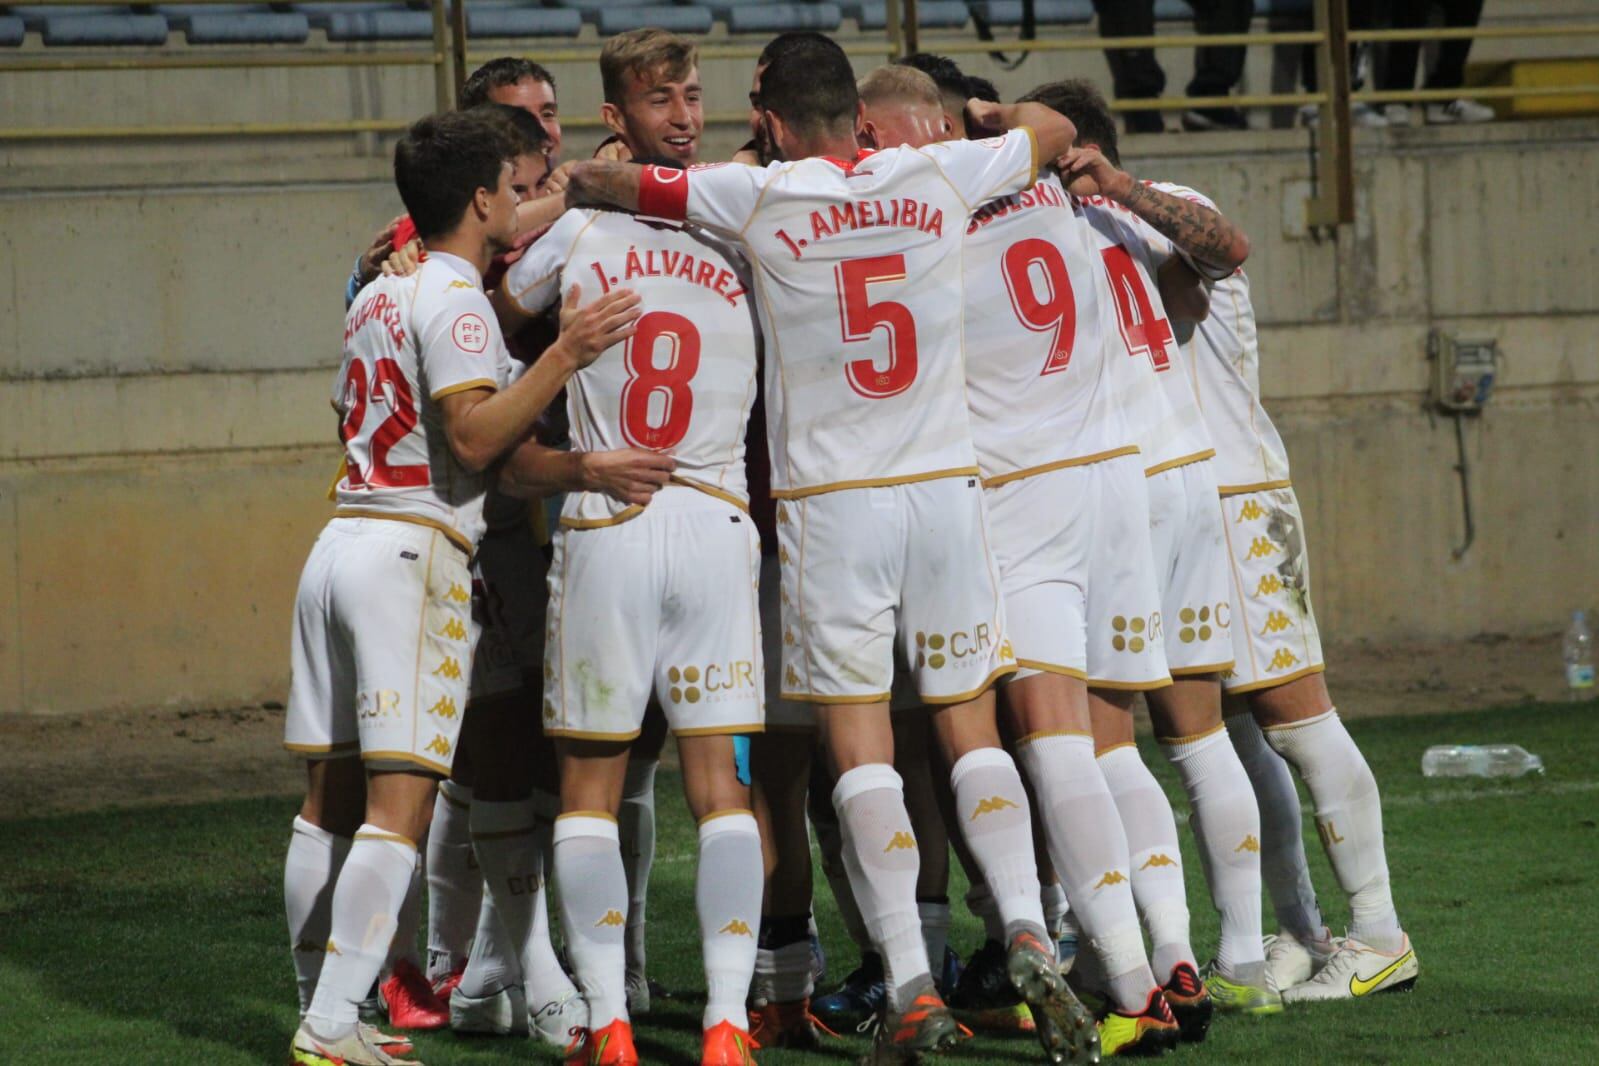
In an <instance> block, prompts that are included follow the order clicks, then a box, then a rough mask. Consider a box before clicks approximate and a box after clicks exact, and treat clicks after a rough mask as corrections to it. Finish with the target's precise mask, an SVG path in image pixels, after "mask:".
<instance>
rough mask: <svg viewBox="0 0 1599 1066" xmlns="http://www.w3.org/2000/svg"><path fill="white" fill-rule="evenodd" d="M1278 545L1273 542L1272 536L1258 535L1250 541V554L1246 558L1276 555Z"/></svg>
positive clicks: (1262, 557)
mask: <svg viewBox="0 0 1599 1066" xmlns="http://www.w3.org/2000/svg"><path fill="white" fill-rule="evenodd" d="M1277 551H1278V548H1277V545H1275V544H1273V543H1272V542H1271V538H1270V537H1256V538H1255V539H1254V540H1252V541H1250V542H1249V554H1248V555H1246V556H1245V558H1246V559H1264V558H1265V557H1266V556H1268V555H1276V554H1277Z"/></svg>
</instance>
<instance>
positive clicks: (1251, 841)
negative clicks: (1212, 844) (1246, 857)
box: [1233, 833, 1260, 855]
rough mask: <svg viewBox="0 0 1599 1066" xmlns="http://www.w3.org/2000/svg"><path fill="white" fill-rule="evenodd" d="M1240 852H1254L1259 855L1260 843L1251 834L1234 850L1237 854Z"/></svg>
mask: <svg viewBox="0 0 1599 1066" xmlns="http://www.w3.org/2000/svg"><path fill="white" fill-rule="evenodd" d="M1240 851H1253V852H1254V853H1255V854H1257V855H1259V854H1260V841H1258V840H1256V839H1255V837H1254V834H1252V833H1251V834H1249V835H1248V836H1245V837H1244V839H1243V841H1242V842H1241V843H1240V844H1239V845H1238V846H1237V847H1236V848H1234V849H1233V852H1234V853H1235V854H1236V853H1237V852H1240Z"/></svg>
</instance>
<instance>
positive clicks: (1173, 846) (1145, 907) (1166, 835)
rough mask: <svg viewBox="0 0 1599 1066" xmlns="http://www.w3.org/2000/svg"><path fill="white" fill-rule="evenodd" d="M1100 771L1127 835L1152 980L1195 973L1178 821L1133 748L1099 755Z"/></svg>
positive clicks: (1120, 747) (1114, 749)
mask: <svg viewBox="0 0 1599 1066" xmlns="http://www.w3.org/2000/svg"><path fill="white" fill-rule="evenodd" d="M1099 769H1100V771H1101V772H1102V773H1104V775H1105V783H1106V784H1108V785H1109V786H1110V794H1111V795H1112V796H1113V797H1114V798H1115V800H1116V810H1117V812H1118V813H1120V815H1121V820H1122V828H1123V829H1124V830H1125V831H1126V833H1127V850H1128V853H1129V858H1130V860H1131V863H1132V868H1133V899H1135V900H1137V902H1138V913H1139V914H1140V915H1142V916H1143V919H1144V927H1145V928H1146V929H1148V930H1149V943H1150V960H1149V961H1150V964H1151V965H1152V966H1153V967H1154V971H1155V980H1156V981H1161V982H1164V981H1167V980H1169V979H1170V978H1171V972H1172V969H1173V968H1174V967H1175V966H1176V965H1177V964H1178V963H1180V962H1186V963H1188V964H1189V965H1191V966H1194V967H1195V969H1198V964H1197V963H1196V962H1195V960H1194V949H1193V947H1192V946H1190V944H1189V942H1188V892H1187V889H1186V888H1185V886H1184V884H1183V856H1182V852H1181V851H1179V850H1178V847H1177V816H1176V815H1174V814H1173V813H1172V809H1171V802H1170V801H1169V800H1167V799H1166V793H1165V792H1163V791H1161V787H1160V785H1159V783H1157V782H1156V781H1155V775H1153V774H1151V773H1150V772H1149V767H1147V766H1145V765H1144V760H1143V759H1142V758H1140V757H1139V755H1138V749H1137V748H1136V747H1133V746H1132V745H1130V744H1129V745H1123V746H1118V747H1114V748H1111V749H1110V750H1109V751H1106V752H1105V753H1104V754H1103V755H1101V756H1099Z"/></svg>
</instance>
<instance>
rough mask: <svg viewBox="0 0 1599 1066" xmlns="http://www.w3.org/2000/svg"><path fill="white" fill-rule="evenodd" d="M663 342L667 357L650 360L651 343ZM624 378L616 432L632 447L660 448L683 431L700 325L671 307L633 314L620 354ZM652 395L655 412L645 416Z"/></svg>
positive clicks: (689, 412)
mask: <svg viewBox="0 0 1599 1066" xmlns="http://www.w3.org/2000/svg"><path fill="white" fill-rule="evenodd" d="M662 341H664V342H665V343H666V350H667V356H668V358H667V362H666V365H665V366H663V367H657V366H656V365H655V353H656V349H657V348H659V347H660V346H661V342H662ZM622 363H623V365H624V366H626V367H627V384H626V385H623V386H622V436H624V437H626V438H627V442H628V443H629V444H631V445H633V446H634V447H635V448H653V449H654V450H656V451H664V450H665V449H667V448H670V447H673V446H674V445H676V444H677V443H679V442H680V441H681V440H682V439H683V438H684V437H685V436H686V435H687V434H688V423H689V419H690V418H692V417H693V415H694V393H693V390H691V389H690V388H689V382H691V381H693V380H694V375H695V373H697V372H698V371H699V368H700V331H699V330H697V329H695V328H694V323H692V322H690V321H689V320H688V319H686V318H684V317H683V316H682V315H679V314H674V313H673V312H671V311H651V312H650V313H649V314H647V315H645V316H643V317H642V318H640V319H639V320H638V326H637V327H636V331H635V332H634V334H633V336H632V337H630V338H628V341H627V348H626V350H625V351H624V352H623V355H622ZM652 401H654V402H655V403H656V417H654V418H651V417H650V414H651V412H650V408H651V406H652Z"/></svg>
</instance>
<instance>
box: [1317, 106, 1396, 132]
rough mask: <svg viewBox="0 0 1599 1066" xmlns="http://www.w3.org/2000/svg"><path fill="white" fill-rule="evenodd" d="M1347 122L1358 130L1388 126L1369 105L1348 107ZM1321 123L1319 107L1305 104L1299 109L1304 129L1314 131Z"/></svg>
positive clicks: (1378, 128)
mask: <svg viewBox="0 0 1599 1066" xmlns="http://www.w3.org/2000/svg"><path fill="white" fill-rule="evenodd" d="M1349 121H1350V122H1351V123H1353V124H1354V125H1355V127H1356V128H1358V129H1367V130H1380V129H1383V128H1385V127H1386V126H1387V125H1388V119H1387V118H1385V117H1384V116H1383V114H1382V112H1380V111H1378V110H1377V109H1376V108H1375V107H1372V106H1371V105H1370V104H1361V103H1356V104H1351V105H1350V107H1349ZM1320 122H1321V105H1319V104H1306V105H1304V106H1303V107H1301V108H1300V109H1299V124H1300V125H1301V126H1303V127H1305V128H1306V129H1311V130H1313V129H1315V128H1316V127H1317V125H1319V124H1320Z"/></svg>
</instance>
